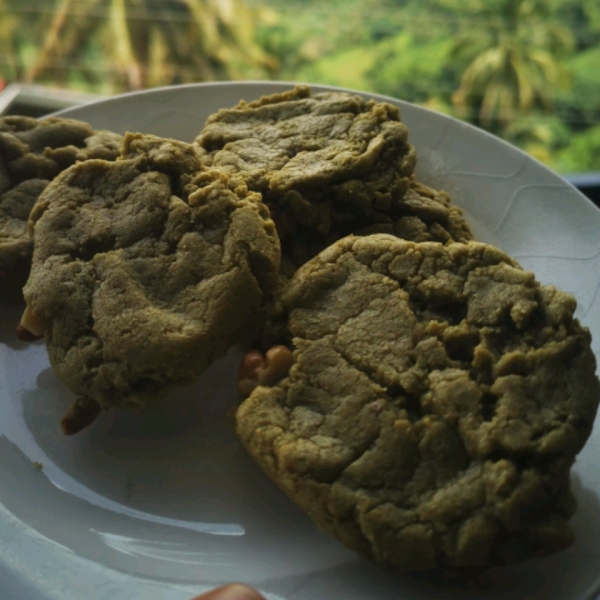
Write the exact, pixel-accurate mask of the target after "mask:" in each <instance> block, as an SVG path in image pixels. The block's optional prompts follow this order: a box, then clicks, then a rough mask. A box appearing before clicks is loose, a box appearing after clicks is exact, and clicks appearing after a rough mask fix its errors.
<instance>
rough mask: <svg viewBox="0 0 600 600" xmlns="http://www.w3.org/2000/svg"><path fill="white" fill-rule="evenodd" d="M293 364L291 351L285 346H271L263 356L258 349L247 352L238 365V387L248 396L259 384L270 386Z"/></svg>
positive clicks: (243, 394)
mask: <svg viewBox="0 0 600 600" xmlns="http://www.w3.org/2000/svg"><path fill="white" fill-rule="evenodd" d="M293 364H294V357H293V355H292V352H291V350H290V349H289V348H287V347H286V346H273V348H271V349H269V350H268V351H267V353H266V355H264V356H263V354H262V353H261V352H259V351H258V350H252V351H251V352H248V353H247V354H246V355H245V356H244V358H243V360H242V364H241V367H240V375H239V380H238V389H239V391H240V394H242V396H244V397H247V396H249V395H250V394H251V393H252V392H253V391H254V389H255V388H256V387H258V386H259V385H264V386H271V385H274V384H276V383H277V382H278V381H280V380H281V379H283V378H284V377H285V376H286V375H287V374H288V372H289V370H290V368H291V366H292V365H293Z"/></svg>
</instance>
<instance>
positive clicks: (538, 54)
mask: <svg viewBox="0 0 600 600" xmlns="http://www.w3.org/2000/svg"><path fill="white" fill-rule="evenodd" d="M468 4H469V6H470V7H473V8H474V9H475V11H476V13H477V15H478V16H477V17H476V19H477V20H476V22H475V23H472V24H471V25H472V26H471V31H469V32H468V33H465V34H463V35H461V36H459V38H458V39H457V40H456V42H455V44H454V46H453V49H452V52H451V57H450V58H451V60H455V61H456V60H458V61H464V62H465V63H466V64H467V66H466V68H465V69H464V71H463V72H462V75H461V78H460V86H459V88H458V89H457V90H456V92H455V93H454V95H453V98H452V100H453V103H454V105H455V107H456V109H457V110H458V112H459V114H461V115H463V116H466V117H469V116H470V117H472V118H473V120H474V121H475V122H477V123H478V124H480V125H482V126H484V127H486V128H488V129H492V130H497V131H498V130H500V131H502V130H505V129H506V127H507V126H508V125H509V124H510V122H511V121H512V120H513V119H514V118H516V117H517V116H519V115H521V114H523V113H524V112H525V111H528V110H530V109H534V108H537V109H549V108H550V106H551V103H552V95H553V91H554V90H556V89H561V88H562V89H565V88H567V87H568V85H569V76H568V72H567V70H566V68H565V66H564V64H563V63H562V61H561V58H562V57H563V56H564V55H565V54H566V53H567V52H568V51H569V50H571V49H572V47H573V39H572V36H571V32H570V30H569V29H568V28H567V27H566V26H564V25H563V24H562V23H560V22H559V21H558V20H556V19H553V18H552V14H551V10H550V7H549V5H548V3H547V1H546V0H489V1H488V0H473V1H471V2H469V3H468ZM479 19H480V20H481V21H480V22H479Z"/></svg>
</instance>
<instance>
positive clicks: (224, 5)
mask: <svg viewBox="0 0 600 600" xmlns="http://www.w3.org/2000/svg"><path fill="white" fill-rule="evenodd" d="M0 77H2V78H3V80H4V81H7V82H10V81H29V82H36V83H43V84H49V85H60V86H66V87H70V88H75V89H80V90H85V91H91V92H96V93H102V94H109V93H116V92H121V91H126V90H131V89H139V88H143V87H151V86H157V85H170V84H177V83H186V82H192V81H208V80H226V79H286V80H294V81H307V82H313V83H327V84H331V85H340V86H344V87H351V88H355V89H361V90H366V91H373V92H378V93H383V94H387V95H391V96H395V97H399V98H403V99H405V100H409V101H412V102H417V103H420V104H423V105H425V106H428V107H431V108H434V109H436V110H440V111H444V112H447V113H449V114H453V115H456V116H458V117H460V118H463V119H466V120H468V121H470V122H472V123H474V124H476V125H478V126H480V127H483V128H485V129H487V130H489V131H491V132H493V133H495V134H497V135H501V136H503V137H505V138H506V139H508V140H510V141H511V142H513V143H515V144H517V145H519V146H520V147H522V148H524V149H525V150H526V151H528V152H530V153H531V154H533V155H534V156H536V157H537V158H539V159H540V160H542V161H544V162H546V163H547V164H549V165H550V166H552V167H554V168H556V169H558V170H559V171H563V172H572V171H586V170H597V171H600V2H598V0H329V1H328V2H323V1H322V0H265V1H262V2H259V1H258V0H255V1H254V2H251V1H250V0H0Z"/></svg>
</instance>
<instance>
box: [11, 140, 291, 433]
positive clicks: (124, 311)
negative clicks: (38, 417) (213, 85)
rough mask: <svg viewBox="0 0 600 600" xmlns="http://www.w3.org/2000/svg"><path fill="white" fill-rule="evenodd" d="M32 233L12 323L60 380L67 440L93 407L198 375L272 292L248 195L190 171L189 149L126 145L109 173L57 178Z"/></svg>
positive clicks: (144, 396) (89, 167)
mask: <svg viewBox="0 0 600 600" xmlns="http://www.w3.org/2000/svg"><path fill="white" fill-rule="evenodd" d="M31 221H32V223H33V226H34V241H35V249H34V254H33V264H32V269H31V275H30V278H29V281H28V282H27V285H26V286H25V289H24V295H25V300H26V302H27V310H26V312H25V314H24V317H23V321H22V323H21V325H22V328H25V329H27V330H29V331H32V332H33V333H41V332H43V333H44V335H45V340H46V345H47V348H48V354H49V357H50V361H51V363H52V366H53V368H54V370H55V371H56V373H57V375H58V377H59V378H60V379H61V381H62V382H63V383H64V384H65V385H67V386H68V387H69V388H70V389H71V390H72V391H73V392H75V393H76V394H79V395H81V396H82V397H83V399H82V400H80V401H78V403H76V404H75V405H73V407H72V409H71V410H70V411H69V413H68V414H67V415H66V417H65V419H64V420H63V429H64V430H65V432H66V433H73V432H75V431H76V430H78V429H80V428H81V427H82V426H84V425H86V424H87V423H89V422H90V421H91V420H93V418H94V417H95V416H96V415H97V413H98V412H99V410H100V408H99V407H102V408H108V407H111V406H114V407H119V408H125V409H137V408H140V407H143V406H144V405H146V404H147V403H148V402H150V401H152V399H153V398H155V397H156V396H157V394H159V392H161V391H163V390H165V388H168V387H169V386H171V385H173V384H180V383H186V382H189V381H191V380H193V379H194V378H195V377H196V376H198V375H200V374H201V373H202V372H203V371H204V370H205V369H206V368H207V367H208V366H209V365H210V364H211V362H212V361H214V360H215V359H217V358H220V357H221V356H223V355H224V354H225V352H226V351H227V349H228V348H229V347H230V346H231V345H232V344H234V343H235V342H236V341H237V339H238V336H239V335H240V334H241V330H242V329H243V328H244V326H245V324H246V322H247V321H248V320H249V319H251V318H252V317H253V315H255V313H256V312H257V311H258V310H259V309H260V308H261V305H262V304H263V303H264V301H265V299H266V298H268V297H269V295H270V294H271V293H272V291H273V289H274V288H275V287H276V285H277V282H278V276H277V273H278V269H279V257H280V249H279V241H278V238H277V234H276V231H275V227H274V224H273V222H272V221H271V219H270V217H269V211H268V210H267V208H266V207H265V206H264V205H263V204H262V203H261V201H260V195H259V194H256V193H252V192H248V189H247V187H246V186H245V184H244V183H243V182H242V181H241V180H239V179H235V178H234V177H230V176H229V175H227V174H225V173H223V172H220V171H216V170H211V171H202V170H201V168H200V164H199V162H198V157H197V155H196V153H195V151H194V150H193V148H192V146H190V145H188V144H184V143H182V142H176V141H174V140H165V139H160V138H156V137H153V136H142V135H131V134H128V135H127V137H126V139H125V145H124V149H123V158H122V159H119V160H118V161H116V162H107V161H104V160H88V161H86V162H83V163H79V164H76V165H74V166H73V167H71V168H70V169H68V170H67V171H65V172H64V173H62V174H61V175H60V176H59V177H57V178H56V179H55V180H54V181H53V182H52V183H51V184H50V185H49V186H48V187H47V188H46V190H45V191H44V193H43V194H42V196H41V197H40V199H39V201H38V203H37V204H36V207H35V208H34V210H33V212H32V215H31Z"/></svg>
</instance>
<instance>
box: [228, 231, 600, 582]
mask: <svg viewBox="0 0 600 600" xmlns="http://www.w3.org/2000/svg"><path fill="white" fill-rule="evenodd" d="M574 310H575V300H574V299H573V298H572V297H571V296H569V295H568V294H565V293H563V292H560V291H558V290H556V289H555V288H553V287H551V286H547V287H546V286H541V285H540V284H539V283H537V282H536V281H535V279H534V276H533V274H532V273H530V272H526V271H523V270H522V269H521V268H520V267H519V265H518V264H517V263H516V262H514V261H513V260H512V259H510V258H509V257H508V256H506V255H505V254H504V253H502V252H501V251H500V250H497V249H496V248H493V247H491V246H488V245H486V244H481V243H475V242H469V243H467V244H449V245H446V246H443V245H441V244H439V243H431V242H425V243H412V242H406V241H402V240H398V239H396V238H393V237H391V236H387V235H373V236H369V237H364V238H356V237H349V238H345V239H343V240H341V241H339V242H337V243H336V244H334V245H333V246H332V247H331V248H329V249H327V250H326V251H324V252H323V253H321V254H320V255H319V256H318V257H316V258H314V259H313V260H311V261H310V262H309V263H307V264H306V265H304V267H302V268H301V269H299V270H298V271H297V273H296V274H295V276H294V277H293V278H292V280H290V281H289V283H288V284H287V286H286V288H285V290H284V291H283V293H282V295H281V298H280V302H279V304H278V307H277V309H276V316H275V324H274V325H273V326H272V328H271V329H272V332H273V331H276V332H278V333H276V334H275V335H274V337H273V339H272V340H270V341H269V342H268V343H269V344H273V343H275V342H278V343H282V342H283V343H285V344H287V345H288V346H289V347H292V348H293V349H294V354H293V365H292V366H291V369H290V370H289V373H288V375H287V376H285V377H284V378H283V379H281V380H280V381H279V382H278V383H275V384H273V385H271V386H268V385H266V384H264V382H263V385H258V387H256V388H255V389H254V391H253V392H252V393H251V395H250V397H249V398H248V399H247V400H245V401H244V402H243V403H242V404H241V406H240V408H239V409H238V412H237V431H238V434H239V437H240V439H241V441H242V442H243V444H244V445H245V447H246V448H247V449H248V451H249V452H250V454H251V455H252V456H253V457H254V458H255V459H256V461H257V462H258V463H259V464H260V465H261V466H262V468H263V469H264V470H265V471H266V472H267V473H268V474H269V475H270V476H271V477H272V478H273V479H274V480H275V481H276V482H277V483H278V484H279V485H280V486H281V488H282V489H283V490H284V491H285V492H286V493H287V494H288V495H289V496H290V497H291V498H292V499H293V500H294V501H295V502H297V503H298V504H299V505H300V506H301V507H302V508H303V509H304V510H306V511H307V512H308V514H309V515H310V516H311V517H312V518H313V519H314V520H315V521H316V523H317V524H318V525H319V527H320V528H322V529H323V530H324V531H326V532H328V533H330V534H332V535H334V536H336V537H337V538H338V539H339V540H340V541H341V542H343V543H344V544H345V545H346V546H348V547H349V548H351V549H352V550H355V551H357V552H359V553H361V554H363V555H365V556H368V557H372V558H374V559H376V560H377V561H381V562H383V563H387V564H389V565H393V566H394V567H396V568H398V569H400V570H402V571H407V572H408V571H417V570H427V569H430V568H434V567H439V566H441V567H443V568H462V567H464V568H466V567H486V566H491V565H499V564H506V563H512V562H516V561H520V560H524V559H527V558H529V557H533V556H542V555H546V554H550V553H553V552H556V551H559V550H562V549H563V548H565V547H567V546H568V545H569V544H570V543H571V542H572V534H571V532H570V530H569V527H568V525H567V520H568V518H569V517H570V516H571V515H572V514H573V512H574V511H575V501H574V498H573V497H572V495H571V492H570V489H569V470H570V467H571V465H572V464H573V462H574V459H575V456H576V454H577V453H578V452H579V451H580V450H581V448H582V447H583V445H584V443H585V441H586V440H587V438H588V436H589V434H590V432H591V430H592V425H593V422H594V417H595V414H596V409H597V406H598V401H599V396H600V388H599V384H598V380H597V378H596V376H595V369H596V362H595V358H594V355H593V354H592V351H591V349H590V334H589V331H588V330H587V329H585V328H583V327H581V326H580V324H579V322H578V321H577V320H576V319H574V318H573V312H574ZM275 338H278V339H275ZM249 358H252V360H246V361H245V365H244V369H243V372H244V376H245V377H246V385H247V383H248V381H247V379H248V377H252V376H253V374H254V373H258V374H259V375H261V374H262V373H263V372H264V368H265V361H263V362H262V363H260V362H259V361H257V360H254V359H253V357H252V356H250V357H249ZM267 366H268V364H267ZM277 376H278V377H281V373H278V374H277ZM258 383H259V384H260V383H261V381H258Z"/></svg>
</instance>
